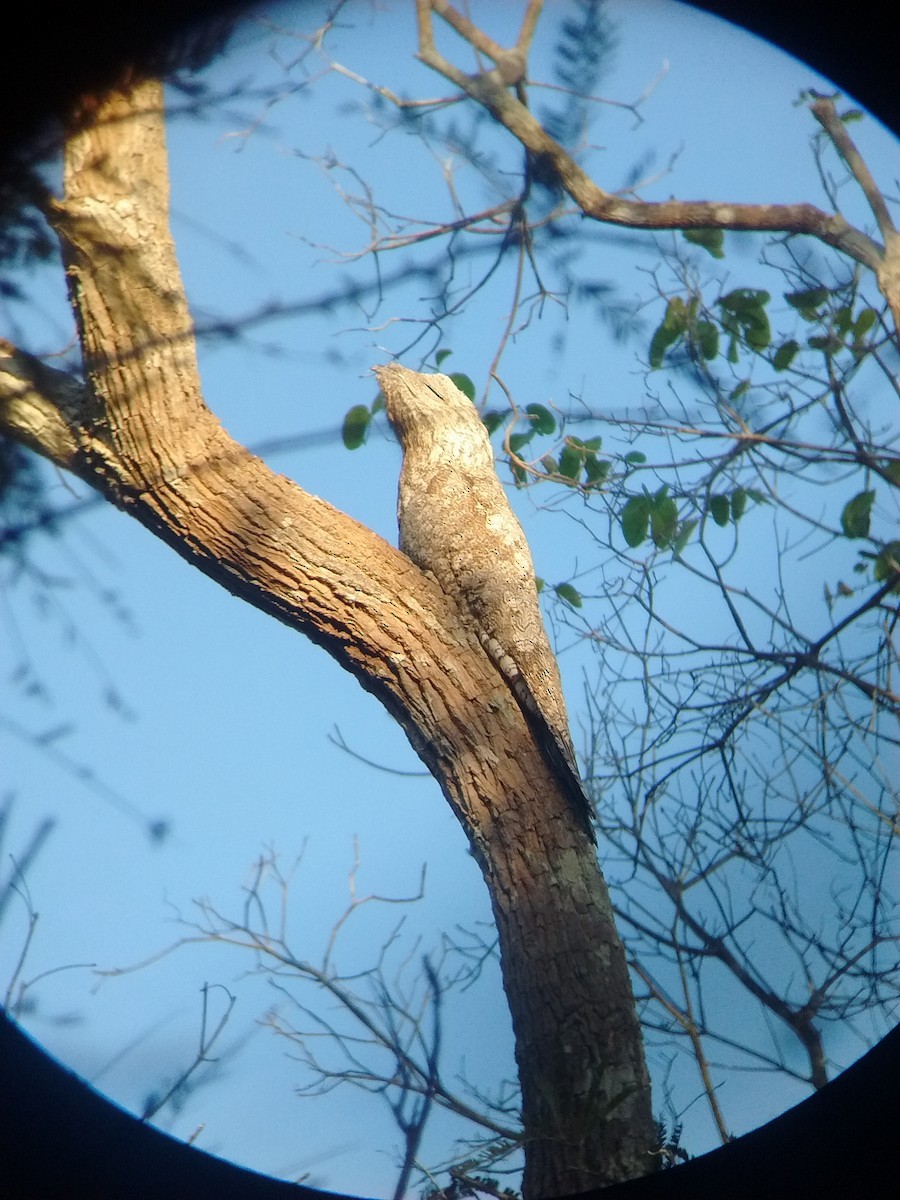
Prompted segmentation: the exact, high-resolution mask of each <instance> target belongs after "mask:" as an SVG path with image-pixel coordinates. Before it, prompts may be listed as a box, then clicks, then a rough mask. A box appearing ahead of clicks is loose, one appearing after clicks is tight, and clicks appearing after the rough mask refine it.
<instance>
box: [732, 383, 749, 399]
mask: <svg viewBox="0 0 900 1200" xmlns="http://www.w3.org/2000/svg"><path fill="white" fill-rule="evenodd" d="M749 391H750V380H749V379H742V380H741V382H740V383H739V384H738V385H737V387H733V388H732V389H731V391H730V392H729V393H728V399H729V400H740V398H741V396H745V395H746V394H747V392H749Z"/></svg>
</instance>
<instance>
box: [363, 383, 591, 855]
mask: <svg viewBox="0 0 900 1200" xmlns="http://www.w3.org/2000/svg"><path fill="white" fill-rule="evenodd" d="M375 374H376V376H377V378H378V382H379V383H380V385H381V390H382V392H383V393H384V397H385V403H386V409H387V415H388V419H389V420H390V422H391V425H392V426H393V428H394V432H395V433H396V434H397V437H398V438H399V439H400V444H401V446H402V447H403V467H402V470H401V472H400V491H399V502H398V506H397V517H398V523H399V526H400V549H401V550H402V551H403V553H404V554H406V555H407V556H408V557H409V558H411V559H412V561H413V562H414V563H416V565H417V566H419V567H421V568H422V570H424V571H428V572H429V574H431V575H432V576H433V577H434V579H435V580H436V581H437V582H438V583H439V584H440V586H441V588H442V589H443V591H444V592H445V593H446V594H447V595H449V596H451V597H453V598H454V599H455V600H456V602H457V606H458V608H459V610H460V613H461V615H462V617H463V619H464V620H466V621H467V622H468V623H470V625H471V628H472V629H473V630H474V632H475V633H476V634H477V636H478V639H479V641H480V642H481V644H482V646H483V647H484V649H485V651H486V653H487V654H488V657H489V658H490V659H491V661H492V662H493V663H494V665H495V666H496V667H497V669H498V670H499V672H500V674H501V675H502V676H503V678H504V679H505V680H506V681H507V683H508V684H509V686H510V688H511V690H512V692H513V694H514V695H515V697H516V699H517V700H518V702H519V705H520V707H521V708H522V710H523V712H524V714H525V716H526V717H527V718H528V720H529V723H530V724H531V726H532V729H533V730H534V732H535V734H536V736H537V738H538V743H539V745H540V747H541V749H542V751H543V753H544V755H545V757H546V758H547V761H548V763H549V765H550V766H551V767H552V768H553V770H554V771H555V773H556V774H557V776H558V777H559V779H560V782H561V783H562V785H563V787H564V789H565V791H566V794H567V795H568V796H569V798H570V800H571V802H572V804H573V805H574V806H575V809H576V811H577V813H578V815H579V817H580V818H581V820H582V821H583V822H584V824H585V827H586V829H587V830H588V832H589V833H590V835H591V837H593V836H594V833H593V825H592V823H591V806H590V802H589V800H588V798H587V796H586V795H585V792H584V788H583V785H582V783H581V780H580V779H579V776H578V768H577V766H576V765H575V755H574V751H573V749H572V740H571V735H570V733H569V722H568V717H567V716H566V706H565V702H564V700H563V693H562V685H561V683H560V677H559V668H558V666H557V663H556V658H555V656H554V654H553V651H552V650H551V649H550V643H549V642H548V640H547V634H546V631H545V629H544V622H543V619H542V617H541V611H540V606H539V603H538V595H537V585H536V581H535V574H534V564H533V562H532V559H531V551H530V549H529V547H528V542H527V540H526V538H525V534H524V532H523V530H522V526H521V525H520V524H519V522H518V520H517V518H516V516H515V513H514V512H513V511H512V509H511V508H510V505H509V501H508V500H507V498H506V493H505V491H504V490H503V486H502V484H501V483H500V480H499V479H498V478H497V473H496V471H495V469H494V454H493V450H492V449H491V444H490V440H489V438H488V434H487V430H486V429H485V427H484V425H483V424H482V422H481V419H480V417H479V416H478V413H477V411H476V409H475V407H474V405H473V404H472V403H471V401H470V400H469V399H468V397H466V396H464V395H463V393H462V392H461V391H460V390H459V389H458V388H457V387H456V385H455V384H454V383H453V381H452V380H451V379H449V378H448V377H447V376H446V375H421V374H418V373H417V372H415V371H410V370H408V369H407V368H406V367H401V366H400V365H399V364H398V363H392V364H390V365H389V366H386V367H378V368H376V370H375Z"/></svg>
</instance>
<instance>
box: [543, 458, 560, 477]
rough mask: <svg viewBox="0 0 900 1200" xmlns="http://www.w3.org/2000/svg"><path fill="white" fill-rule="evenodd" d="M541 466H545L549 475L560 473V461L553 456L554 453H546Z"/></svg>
mask: <svg viewBox="0 0 900 1200" xmlns="http://www.w3.org/2000/svg"><path fill="white" fill-rule="evenodd" d="M541 466H542V467H543V468H544V470H545V471H546V472H547V474H548V475H558V474H559V463H558V462H557V461H556V459H555V458H554V457H553V455H552V454H545V455H544V457H543V458H542V459H541Z"/></svg>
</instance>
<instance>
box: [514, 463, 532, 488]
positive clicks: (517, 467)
mask: <svg viewBox="0 0 900 1200" xmlns="http://www.w3.org/2000/svg"><path fill="white" fill-rule="evenodd" d="M509 469H510V470H511V471H512V476H513V479H514V480H515V481H516V487H524V486H525V484H526V483H527V482H528V472H527V471H526V470H525V468H524V467H523V466H522V465H521V464H520V463H517V462H511V463H510V464H509Z"/></svg>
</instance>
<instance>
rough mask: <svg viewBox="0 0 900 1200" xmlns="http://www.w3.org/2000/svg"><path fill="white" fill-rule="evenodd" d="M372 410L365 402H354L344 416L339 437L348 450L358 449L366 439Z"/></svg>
mask: <svg viewBox="0 0 900 1200" xmlns="http://www.w3.org/2000/svg"><path fill="white" fill-rule="evenodd" d="M371 420H372V412H371V410H370V409H369V408H367V407H366V405H365V404H354V406H353V407H352V408H351V409H350V411H349V412H348V413H347V415H346V416H345V417H344V424H343V425H342V427H341V437H342V438H343V439H344V445H345V446H346V447H347V449H348V450H358V449H359V447H360V446H361V445H362V444H363V442H364V441H365V440H366V434H367V433H368V430H369V423H370V422H371Z"/></svg>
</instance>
